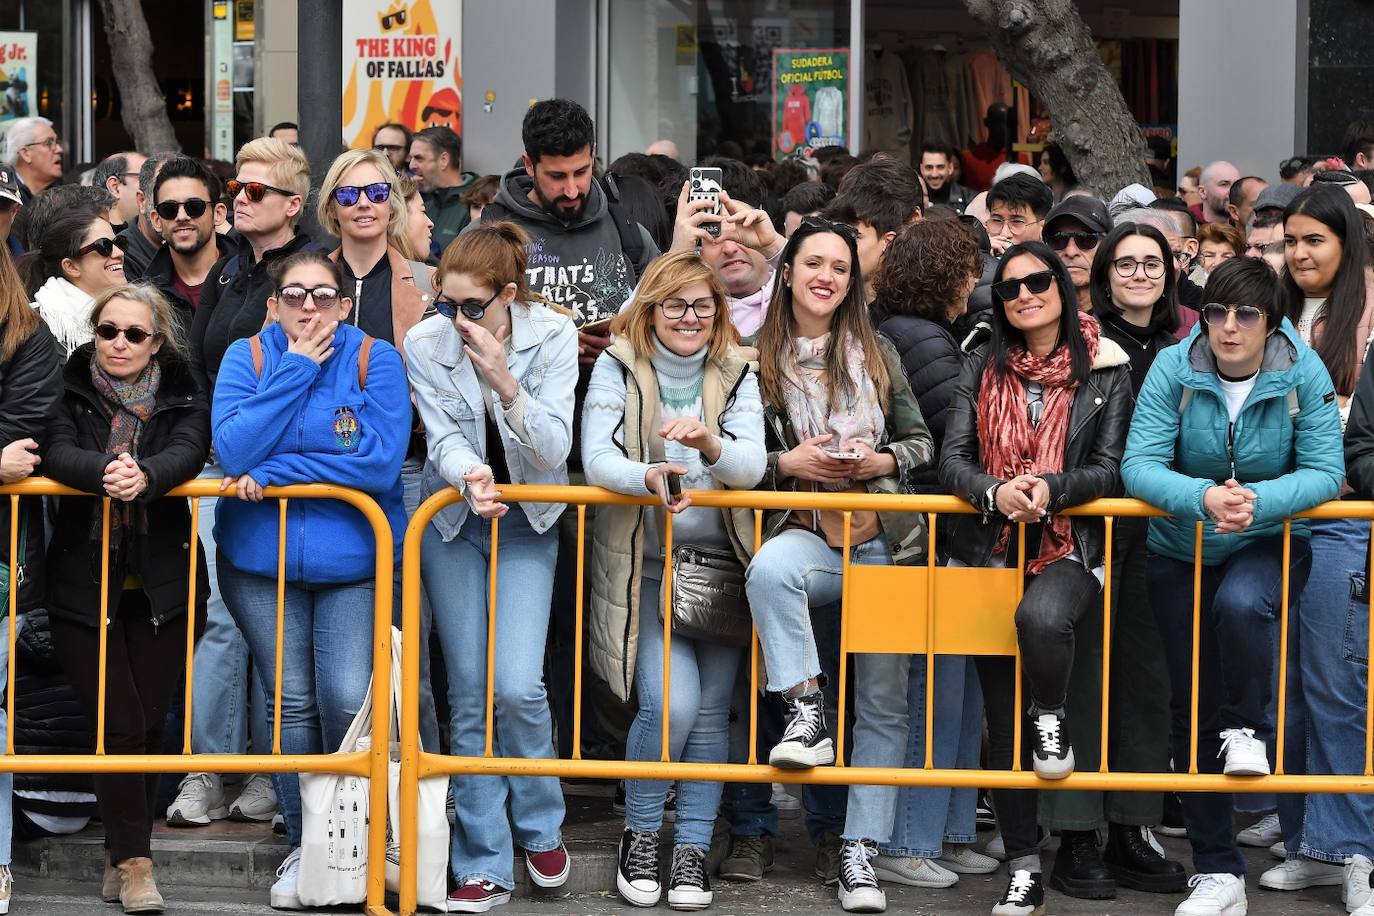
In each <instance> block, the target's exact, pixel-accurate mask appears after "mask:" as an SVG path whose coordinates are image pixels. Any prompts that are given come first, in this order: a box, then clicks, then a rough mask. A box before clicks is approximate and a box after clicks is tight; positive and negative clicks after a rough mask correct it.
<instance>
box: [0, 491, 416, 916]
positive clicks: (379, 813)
mask: <svg viewBox="0 0 1374 916" xmlns="http://www.w3.org/2000/svg"><path fill="white" fill-rule="evenodd" d="M219 484H220V482H219V481H218V480H192V481H189V482H187V483H185V484H182V485H181V486H179V487H176V488H174V489H173V490H172V491H171V492H169V493H168V494H167V496H166V497H164V498H167V499H172V498H177V497H180V498H188V497H189V498H190V499H191V523H190V529H191V530H190V535H191V537H190V538H189V541H188V542H189V543H190V545H191V547H190V550H191V554H190V568H191V575H190V576H189V577H188V578H189V581H188V582H187V595H188V605H189V606H190V607H192V608H194V607H195V595H196V566H197V563H196V555H197V551H198V541H197V538H196V533H197V530H198V527H197V526H198V523H199V516H200V500H201V499H202V498H206V497H221V498H225V496H224V494H223V493H220V491H219ZM263 495H264V497H265V498H266V499H277V500H280V503H279V507H280V513H279V516H278V519H279V521H278V529H277V531H278V536H277V543H278V549H277V648H276V670H275V683H276V690H275V699H274V705H273V717H272V723H273V724H272V753H270V754H193V753H192V751H191V715H192V709H191V697H192V684H193V675H194V670H195V636H196V628H195V627H194V626H188V627H187V628H186V699H185V702H186V722H185V728H184V730H183V734H182V752H181V753H180V754H147V755H145V754H127V755H125V754H121V755H107V754H106V753H105V665H106V638H107V633H106V628H105V627H101V628H100V670H99V676H98V685H99V694H98V695H99V697H100V711H99V715H98V717H97V722H96V752H95V755H94V756H91V755H88V754H58V755H53V754H24V755H16V754H15V753H14V728H13V727H11V728H9V729H8V734H7V738H6V744H5V756H4V757H3V758H2V759H0V771H6V772H15V773H178V772H181V773H185V772H210V773H261V772H268V773H305V772H309V773H337V774H340V775H352V776H361V777H370V779H371V782H370V792H371V799H370V811H371V814H370V819H369V825H368V876H367V878H368V880H367V902H366V907H367V909H366V912H367V913H368V914H369V916H389V914H390V912H391V911H390V910H388V909H387V908H386V907H385V906H384V895H385V890H386V868H385V866H386V829H387V818H386V807H387V748H388V739H389V732H390V728H389V720H390V715H391V615H392V594H391V591H392V565H393V564H392V554H391V551H389V550H379V551H377V562H376V568H375V570H374V573H375V575H376V582H377V586H376V605H375V614H374V621H373V634H374V636H373V645H372V695H373V705H372V748H371V750H369V751H359V752H357V753H349V754H337V753H325V754H296V755H286V754H282V752H281V684H282V665H283V663H284V658H283V651H282V640H283V629H282V623H283V618H284V614H285V594H286V552H285V545H286V507H287V504H288V501H289V500H292V499H336V500H339V501H341V502H346V503H348V504H349V505H351V506H353V507H354V508H355V509H357V510H358V511H359V512H361V513H362V514H363V516H364V517H365V518H366V519H367V521H368V524H370V525H371V526H372V531H373V534H374V535H375V537H376V540H377V543H379V544H389V543H391V539H392V535H391V526H390V524H389V523H388V522H387V519H386V515H385V513H383V512H382V510H381V508H380V507H379V506H378V505H377V504H376V503H375V502H374V501H373V500H372V498H371V497H370V496H368V495H366V494H365V493H362V492H360V491H358V490H352V489H349V488H347V487H337V486H332V485H327V484H308V485H300V486H285V487H267V488H266V489H264V491H263ZM21 496H87V497H89V496H91V494H89V493H82V492H81V491H79V490H73V489H71V488H69V487H65V486H62V485H61V484H58V483H55V482H53V481H51V480H47V479H44V478H30V479H29V480H26V481H23V482H21V483H16V484H10V485H7V486H0V497H8V500H9V507H10V525H9V531H8V538H7V539H8V544H9V556H10V557H11V568H10V581H11V582H13V581H14V565H13V564H14V558H15V557H16V555H17V554H18V552H19V498H20V497H21ZM101 499H102V502H103V505H104V519H103V524H102V545H103V548H104V551H103V558H104V559H103V561H102V563H101V570H100V574H101V582H102V583H104V582H106V581H107V580H108V578H109V573H110V570H109V538H110V502H111V501H110V498H109V497H101ZM17 598H18V588H11V589H10V599H9V602H10V603H9V607H8V608H6V611H7V612H8V616H9V627H8V637H7V638H8V639H9V660H10V661H9V680H8V694H7V695H8V698H9V703H8V713H9V721H10V722H11V723H13V722H14V721H15V719H14V701H15V690H14V682H15V669H16V659H15V646H14V643H15V635H16V622H15V610H16V603H17ZM108 601H109V594H108V589H107V588H102V589H101V599H100V613H101V617H102V618H104V619H108V618H109V613H108V611H109V608H108ZM412 743H413V742H412ZM413 893H414V890H413V884H412V895H413Z"/></svg>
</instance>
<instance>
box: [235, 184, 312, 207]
mask: <svg viewBox="0 0 1374 916" xmlns="http://www.w3.org/2000/svg"><path fill="white" fill-rule="evenodd" d="M224 187H225V188H226V189H227V190H228V191H229V199H230V200H232V199H234V198H235V197H238V196H239V192H240V191H242V192H243V193H244V194H246V195H248V199H249V200H250V201H252V202H253V203H255V204H257V203H262V199H263V198H264V197H266V196H267V192H268V191H271V192H272V193H274V194H280V195H281V196H283V197H295V196H296V192H295V191H283V190H282V189H281V188H274V187H272V186H271V185H270V184H263V183H262V182H261V181H239V180H238V179H237V178H230V179H229V180H228V181H226V182H225V183H224Z"/></svg>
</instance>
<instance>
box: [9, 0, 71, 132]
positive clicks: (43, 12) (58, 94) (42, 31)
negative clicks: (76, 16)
mask: <svg viewBox="0 0 1374 916" xmlns="http://www.w3.org/2000/svg"><path fill="white" fill-rule="evenodd" d="M64 6H65V4H63V3H62V2H61V0H0V32H36V33H37V34H38V43H37V53H38V60H37V66H28V67H23V68H22V77H23V82H24V83H26V84H28V86H29V94H28V97H29V99H31V100H32V105H31V106H30V108H29V112H28V113H29V114H34V115H42V116H43V117H45V118H49V119H51V120H52V121H53V122H54V123H55V124H57V125H58V126H59V131H60V129H61V124H62V84H63V81H64V79H65V70H64V66H63V56H62V28H63V8H64ZM0 73H3V76H0V82H3V83H5V85H4V87H3V92H0V94H3V93H4V92H8V91H9V89H10V85H9V84H10V82H11V80H12V79H13V78H17V77H19V76H20V74H21V67H19V66H15V65H12V64H9V62H8V61H6V62H4V63H0ZM9 117H10V115H9V113H8V112H6V113H4V114H0V131H3V129H4V127H5V120H6V119H8V118H9Z"/></svg>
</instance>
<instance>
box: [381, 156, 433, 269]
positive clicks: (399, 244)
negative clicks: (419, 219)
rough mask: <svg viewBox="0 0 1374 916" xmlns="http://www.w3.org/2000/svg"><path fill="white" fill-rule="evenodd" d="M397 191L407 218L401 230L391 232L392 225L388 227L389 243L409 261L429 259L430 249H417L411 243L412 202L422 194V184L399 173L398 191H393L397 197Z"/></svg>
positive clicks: (397, 179) (393, 194)
mask: <svg viewBox="0 0 1374 916" xmlns="http://www.w3.org/2000/svg"><path fill="white" fill-rule="evenodd" d="M397 193H399V194H400V195H401V200H402V201H403V202H404V203H403V204H402V205H403V206H404V207H405V220H404V221H403V222H402V223H401V228H400V231H399V232H391V231H390V227H389V226H388V227H387V229H388V232H387V239H388V244H390V245H391V247H392V248H395V249H396V250H397V251H399V252H400V253H401V256H402V257H404V258H405V259H406V260H407V261H424V260H428V258H429V252H428V251H416V250H415V246H414V245H412V244H411V243H410V204H411V202H412V201H413V200H414V199H415V198H417V197H419V196H420V186H419V185H418V184H417V183H416V182H415V179H414V178H411V177H410V176H409V175H397V176H396V191H395V192H393V193H392V196H393V197H395V196H396V194H397Z"/></svg>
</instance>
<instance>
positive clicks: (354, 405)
mask: <svg viewBox="0 0 1374 916" xmlns="http://www.w3.org/2000/svg"><path fill="white" fill-rule="evenodd" d="M274 273H275V280H276V291H275V293H274V294H273V295H272V296H271V297H270V298H269V299H268V300H267V309H268V316H269V317H270V319H271V322H272V323H271V324H269V325H268V326H267V327H266V328H264V329H263V330H262V331H261V332H260V333H258V334H256V335H254V336H253V337H252V339H250V340H239V341H235V342H234V344H232V345H231V346H230V347H229V350H228V352H227V353H226V354H225V356H224V362H223V364H222V365H221V367H220V371H219V379H218V381H217V383H216V388H215V399H214V405H213V427H214V445H215V454H216V455H217V456H218V457H219V460H220V464H221V465H222V466H223V468H224V474H225V478H224V482H223V483H222V484H221V486H220V489H221V491H224V492H225V494H226V497H234V496H237V497H238V498H237V499H233V498H224V499H221V500H220V501H219V505H218V507H217V513H216V520H215V541H216V542H217V543H218V545H219V553H218V555H217V557H216V566H217V569H216V572H217V574H218V578H219V586H220V594H221V596H222V597H223V598H224V603H225V606H226V607H227V608H228V610H229V613H230V615H232V616H233V618H234V621H235V622H236V623H237V624H238V626H239V629H240V630H241V631H242V632H243V635H244V638H245V639H246V640H247V642H248V649H249V652H250V653H251V654H252V658H253V668H254V670H255V671H257V673H258V677H259V679H260V682H261V684H262V687H263V691H264V693H265V694H266V695H267V696H269V697H270V696H273V695H274V693H275V690H276V682H275V667H276V657H277V655H276V636H277V586H278V583H277V564H278V559H277V556H278V554H277V548H278V544H277V539H278V533H277V532H278V510H277V505H276V503H275V501H272V502H268V503H263V501H262V498H263V488H264V487H270V486H278V485H283V486H284V485H290V484H307V483H328V484H337V485H339V486H345V487H353V488H355V489H358V490H362V491H363V492H364V493H367V494H368V495H370V496H371V497H372V498H373V499H374V500H376V501H377V504H378V505H379V506H381V508H382V510H383V511H384V512H385V513H386V517H387V520H388V522H389V523H390V525H391V536H392V543H391V544H389V545H387V544H382V545H378V544H376V543H375V537H374V535H373V532H372V526H371V525H369V524H368V523H367V521H366V520H365V519H364V518H363V517H362V515H361V514H360V513H359V512H358V511H357V510H356V509H353V508H352V507H350V506H348V505H347V504H346V503H341V502H338V501H335V500H329V499H301V500H295V501H292V502H290V503H289V504H288V506H287V514H288V524H287V535H286V544H285V547H284V550H285V551H286V582H285V611H284V614H285V616H284V627H285V631H284V636H283V639H284V645H285V658H286V663H285V665H284V666H283V669H282V683H281V703H282V712H281V745H282V752H283V753H286V754H320V753H326V752H333V751H336V750H338V749H339V744H340V742H342V741H343V738H344V734H345V733H346V732H347V731H348V727H349V725H350V723H352V721H353V717H354V715H356V714H357V712H358V709H359V707H360V706H361V704H362V702H363V699H364V698H365V697H366V696H367V692H368V688H369V686H370V684H371V680H372V666H371V664H370V663H369V662H370V659H371V658H372V645H373V621H374V616H375V611H374V603H375V600H376V582H375V580H374V577H373V568H374V564H375V562H376V552H377V550H378V549H381V550H386V549H390V550H391V551H392V552H393V555H394V557H395V560H396V562H397V563H399V562H400V559H401V556H400V551H401V540H402V535H403V534H404V532H405V527H406V516H405V508H404V506H403V504H402V498H401V461H402V459H403V458H404V456H405V450H406V444H407V441H408V438H409V423H407V422H399V423H398V422H397V421H396V418H397V417H406V416H408V415H409V411H410V391H409V388H408V387H407V385H406V378H405V367H404V366H403V364H402V362H401V357H400V354H399V353H398V352H397V351H396V349H395V348H394V347H392V346H391V345H390V344H388V343H387V342H385V341H382V340H377V339H375V338H372V337H369V336H368V335H367V334H365V333H363V332H362V331H361V330H359V329H358V328H356V327H354V326H353V325H352V323H350V322H349V320H348V318H349V312H350V311H351V307H352V304H353V303H352V301H351V300H349V298H348V297H347V296H344V295H343V294H342V293H341V292H340V286H341V283H342V278H341V277H340V276H339V268H338V265H337V264H335V262H333V261H331V260H329V258H328V257H327V256H326V255H324V254H323V253H320V252H316V251H303V252H298V253H296V254H293V255H290V256H288V257H286V258H283V259H281V260H280V261H277V262H276V266H275V271H274ZM273 779H274V781H275V783H276V788H277V799H278V802H279V804H280V806H281V811H282V814H283V816H284V817H285V819H286V835H287V839H288V841H289V842H290V844H291V854H290V855H288V856H287V858H286V861H285V862H284V863H283V865H282V867H281V869H280V870H279V871H278V880H277V882H276V883H275V884H274V885H273V886H272V893H271V901H272V906H273V907H275V908H277V909H300V908H301V899H300V894H299V893H298V889H297V881H296V879H297V873H298V871H299V867H300V844H301V798H300V783H299V780H298V779H297V777H296V775H295V774H294V773H277V774H275V776H274V777H273Z"/></svg>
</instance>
